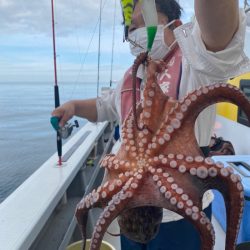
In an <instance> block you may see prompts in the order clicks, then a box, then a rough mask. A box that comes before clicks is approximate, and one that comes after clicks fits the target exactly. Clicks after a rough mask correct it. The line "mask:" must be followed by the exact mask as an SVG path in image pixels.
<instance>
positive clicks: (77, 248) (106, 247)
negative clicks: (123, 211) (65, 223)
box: [66, 240, 116, 250]
mask: <svg viewBox="0 0 250 250" xmlns="http://www.w3.org/2000/svg"><path fill="white" fill-rule="evenodd" d="M89 247H90V240H87V241H86V247H85V250H89ZM66 250H82V241H81V240H80V241H77V242H74V243H72V244H71V245H69V246H68V247H67V248H66ZM100 250H116V249H115V248H114V247H113V246H112V245H111V244H109V243H108V242H106V241H102V244H101V248H100Z"/></svg>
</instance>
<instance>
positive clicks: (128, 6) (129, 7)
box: [121, 0, 134, 26]
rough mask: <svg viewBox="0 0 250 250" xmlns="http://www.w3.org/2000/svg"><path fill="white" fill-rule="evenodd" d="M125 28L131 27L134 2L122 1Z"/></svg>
mask: <svg viewBox="0 0 250 250" xmlns="http://www.w3.org/2000/svg"><path fill="white" fill-rule="evenodd" d="M121 4H122V10H123V15H124V21H125V26H129V25H130V24H131V21H132V13H133V8H134V0H121Z"/></svg>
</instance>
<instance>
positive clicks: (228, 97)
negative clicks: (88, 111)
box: [76, 55, 250, 250]
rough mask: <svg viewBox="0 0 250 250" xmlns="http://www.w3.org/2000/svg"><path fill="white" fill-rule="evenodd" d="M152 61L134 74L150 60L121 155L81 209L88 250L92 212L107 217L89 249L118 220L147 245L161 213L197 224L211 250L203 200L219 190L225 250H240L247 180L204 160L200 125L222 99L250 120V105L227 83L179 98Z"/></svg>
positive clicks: (107, 164)
mask: <svg viewBox="0 0 250 250" xmlns="http://www.w3.org/2000/svg"><path fill="white" fill-rule="evenodd" d="M146 58H147V55H141V56H140V57H139V58H138V59H137V60H136V63H135V67H134V69H135V70H134V71H135V72H136V69H137V68H138V67H137V66H138V65H139V64H140V63H141V62H143V61H145V60H146V62H145V63H146V64H147V79H146V83H145V88H144V91H143V98H142V100H141V101H140V102H139V103H138V104H137V105H136V107H134V108H132V109H131V112H130V113H129V114H128V116H127V118H126V119H125V121H124V123H123V125H122V132H121V137H122V145H121V147H120V149H119V151H118V152H117V154H109V155H106V156H105V158H104V159H103V161H102V163H101V166H102V167H103V168H105V170H106V172H107V181H106V182H105V183H104V184H102V185H101V186H100V187H98V189H96V190H93V191H92V192H91V193H89V194H88V195H87V196H85V197H84V198H83V199H82V200H81V201H80V203H79V204H78V205H77V208H76V218H77V221H78V224H79V226H80V228H81V231H82V236H83V239H84V240H83V242H84V243H83V249H85V240H86V224H87V218H88V211H89V210H90V209H92V208H96V207H99V208H102V209H103V211H102V213H101V215H100V217H99V219H98V221H97V223H96V225H95V228H94V231H93V234H92V239H91V245H90V249H91V250H96V249H97V250H98V249H100V246H101V242H102V239H103V236H104V234H105V232H106V231H107V229H108V226H109V225H110V224H111V222H112V221H113V220H114V219H116V218H117V220H118V223H119V226H120V231H121V233H122V234H124V235H125V236H126V237H128V238H129V239H133V240H135V241H138V242H144V243H145V242H148V241H149V240H151V239H152V238H154V237H155V235H156V234H157V232H158V229H159V225H160V223H161V219H162V210H163V208H165V209H168V210H171V211H173V212H175V213H177V214H179V215H181V216H182V217H184V218H185V219H186V220H188V221H189V222H190V223H192V224H193V225H194V227H195V228H196V229H197V231H198V233H199V236H200V240H201V249H202V250H212V249H213V247H214V243H215V232H214V229H213V225H212V223H211V221H210V219H209V218H208V217H207V216H206V214H205V213H204V212H203V211H202V197H203V195H204V193H205V192H206V191H207V190H210V189H217V190H218V191H219V192H221V194H222V195H223V197H224V201H225V206H226V212H227V230H226V249H227V250H234V249H235V247H236V240H237V235H238V231H239V227H240V221H241V218H242V213H243V206H244V190H243V186H242V183H241V178H240V176H239V175H237V174H235V172H234V170H233V169H232V168H231V167H225V166H224V165H223V164H222V163H220V162H214V161H213V159H211V158H210V157H207V158H205V157H204V156H203V154H202V152H201V150H200V147H199V145H198V143H197V141H196V138H195V133H194V125H195V121H196V119H197V117H198V115H199V114H200V113H201V112H202V111H203V110H204V109H205V108H207V107H208V106H210V105H212V104H215V103H217V102H222V101H223V102H230V103H233V104H236V105H238V106H239V107H241V108H242V109H243V111H244V112H245V113H246V115H247V117H248V120H250V102H249V100H248V99H247V97H246V96H245V95H244V94H243V92H242V91H241V90H239V89H238V88H236V87H234V86H232V85H230V84H226V83H215V84H213V85H209V86H203V87H200V88H199V89H197V90H194V91H193V92H191V93H189V94H188V95H187V96H186V97H185V98H183V99H181V100H174V99H173V98H170V97H167V96H166V95H165V94H163V92H162V91H161V88H160V87H159V85H158V84H157V74H158V73H159V72H161V70H162V65H163V62H155V61H152V60H150V59H146ZM180 237H181V236H180ZM166 244H167V243H166Z"/></svg>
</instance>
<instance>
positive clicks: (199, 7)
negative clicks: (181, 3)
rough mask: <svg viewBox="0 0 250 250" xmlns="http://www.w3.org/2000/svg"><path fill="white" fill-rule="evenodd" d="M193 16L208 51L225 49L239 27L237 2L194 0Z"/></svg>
mask: <svg viewBox="0 0 250 250" xmlns="http://www.w3.org/2000/svg"><path fill="white" fill-rule="evenodd" d="M195 15H196V18H197V21H198V23H199V26H200V29H201V36H202V39H203V41H204V43H205V45H206V47H207V49H208V50H211V51H214V52H217V51H220V50H223V49H225V48H226V46H227V45H228V44H229V43H230V41H231V40H232V38H233V36H234V34H235V32H236V31H237V29H238V25H239V3H238V0H195Z"/></svg>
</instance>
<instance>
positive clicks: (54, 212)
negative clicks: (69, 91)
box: [0, 122, 113, 250]
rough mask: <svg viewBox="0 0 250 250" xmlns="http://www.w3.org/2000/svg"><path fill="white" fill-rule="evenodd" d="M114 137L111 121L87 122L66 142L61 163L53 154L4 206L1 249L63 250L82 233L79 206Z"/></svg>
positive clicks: (0, 217) (0, 220)
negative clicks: (76, 219)
mask: <svg viewBox="0 0 250 250" xmlns="http://www.w3.org/2000/svg"><path fill="white" fill-rule="evenodd" d="M112 135H113V125H112V124H110V123H107V122H104V123H98V124H92V123H87V124H86V125H85V126H84V127H83V128H82V129H81V130H79V132H78V133H76V134H75V135H74V136H73V137H72V138H71V139H70V140H69V141H67V142H66V143H65V145H64V146H63V152H64V154H63V160H64V161H66V162H64V163H63V165H62V166H58V165H57V154H54V155H53V156H52V157H51V158H50V159H48V160H47V161H46V162H45V163H44V164H43V165H42V166H41V167H40V168H39V169H38V170H37V171H36V172H35V173H34V174H32V175H31V176H30V177H29V178H28V179H27V180H26V181H25V182H24V183H23V184H22V185H21V186H19V187H18V188H17V189H16V190H15V191H14V192H13V193H12V194H11V195H10V196H9V197H7V198H6V199H5V200H4V201H3V202H2V203H1V204H0V232H1V233H0V244H1V245H0V249H11V250H15V249H18V250H27V249H36V250H39V249H46V250H49V249H65V248H66V246H67V245H68V244H69V243H70V242H71V240H72V236H73V237H75V238H79V237H80V236H79V235H78V234H79V233H77V231H78V230H75V229H76V221H75V219H74V212H75V207H76V204H77V203H78V202H79V201H80V199H81V198H82V196H83V195H84V194H86V193H88V192H89V191H91V190H92V189H93V187H94V186H95V185H99V184H100V181H101V180H102V177H103V170H102V169H101V168H99V162H100V160H101V158H102V156H103V155H104V154H106V153H107V152H108V151H109V149H110V148H111V146H112V142H113V136H112ZM20 167H21V166H20ZM74 234H75V235H74Z"/></svg>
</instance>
